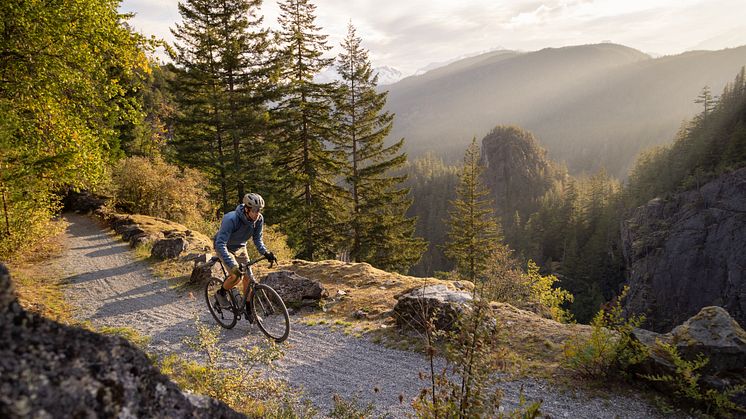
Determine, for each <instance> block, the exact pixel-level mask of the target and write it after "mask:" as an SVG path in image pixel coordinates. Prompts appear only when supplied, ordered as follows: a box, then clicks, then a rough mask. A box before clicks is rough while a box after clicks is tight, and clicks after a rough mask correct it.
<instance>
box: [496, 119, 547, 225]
mask: <svg viewBox="0 0 746 419" xmlns="http://www.w3.org/2000/svg"><path fill="white" fill-rule="evenodd" d="M482 161H483V163H484V166H485V170H484V180H485V184H486V186H487V187H488V188H489V189H490V190H491V191H492V197H493V199H494V201H495V205H496V206H497V208H496V209H497V214H498V215H499V216H500V217H502V219H503V223H511V222H512V219H513V215H514V214H515V212H516V211H518V212H519V213H520V214H521V216H528V214H531V213H533V212H534V211H535V210H536V209H537V202H538V200H539V198H541V197H542V196H543V195H544V193H545V192H546V191H547V190H548V189H549V188H550V187H551V186H552V182H553V179H555V178H556V177H557V176H559V175H558V172H557V171H556V170H555V169H554V168H553V167H552V165H551V163H550V162H549V160H548V159H547V157H546V151H545V150H544V149H542V148H541V147H540V146H539V144H538V142H537V141H536V139H535V138H534V136H533V135H532V134H531V133H530V132H528V131H524V130H522V129H520V128H517V127H505V126H498V127H496V128H494V129H493V130H492V131H491V132H490V133H489V134H487V136H486V137H484V139H483V140H482Z"/></svg>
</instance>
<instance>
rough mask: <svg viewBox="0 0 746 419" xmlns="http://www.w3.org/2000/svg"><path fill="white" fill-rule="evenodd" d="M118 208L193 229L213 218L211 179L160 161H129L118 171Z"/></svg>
mask: <svg viewBox="0 0 746 419" xmlns="http://www.w3.org/2000/svg"><path fill="white" fill-rule="evenodd" d="M112 187H113V189H114V191H113V192H114V195H115V196H116V199H117V204H118V205H119V206H120V207H124V208H126V209H127V210H128V211H129V212H133V213H137V214H143V215H150V216H153V217H161V218H166V219H168V220H172V221H176V222H180V223H183V224H186V225H188V226H190V223H201V222H203V220H205V219H206V218H208V217H210V216H212V206H211V205H210V202H209V200H208V198H207V192H205V191H206V187H207V179H206V178H205V176H204V175H202V173H200V172H199V171H197V170H194V169H189V168H184V169H180V168H179V167H177V166H174V165H171V164H168V163H166V162H165V161H163V159H161V158H160V157H153V158H145V157H128V158H125V159H122V160H121V161H119V163H117V165H116V166H115V167H114V170H113V173H112Z"/></svg>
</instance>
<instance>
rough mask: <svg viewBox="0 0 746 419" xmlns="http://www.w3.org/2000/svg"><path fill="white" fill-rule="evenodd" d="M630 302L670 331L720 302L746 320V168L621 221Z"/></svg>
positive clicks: (635, 310)
mask: <svg viewBox="0 0 746 419" xmlns="http://www.w3.org/2000/svg"><path fill="white" fill-rule="evenodd" d="M622 241H623V245H624V247H623V250H624V256H625V260H626V264H627V272H628V278H629V287H630V291H629V295H628V298H627V303H626V307H625V308H626V310H627V311H628V312H633V313H645V314H646V315H647V317H648V323H647V324H646V326H645V327H646V328H648V329H651V330H655V331H659V332H667V331H668V330H670V329H671V328H672V327H673V326H675V325H677V324H679V323H681V322H683V321H684V320H686V319H687V318H689V317H691V316H693V315H695V314H696V313H697V312H699V310H700V309H701V308H702V307H705V306H710V305H716V306H721V307H723V308H725V309H726V310H727V311H728V312H729V313H730V315H731V316H732V317H733V318H734V319H735V320H736V321H737V322H739V323H740V325H741V326H744V325H746V168H743V169H739V170H737V171H735V172H731V173H729V174H726V175H723V176H720V177H719V178H717V179H715V180H713V181H711V182H709V183H707V184H705V185H704V186H702V187H701V188H699V189H698V190H692V191H688V192H683V193H680V194H677V195H675V196H673V197H670V198H667V199H661V198H656V199H654V200H652V201H650V202H648V203H647V204H646V205H644V206H642V207H639V208H637V209H636V210H635V212H634V213H633V214H632V216H631V217H630V218H629V219H628V220H626V221H625V222H624V223H623V224H622Z"/></svg>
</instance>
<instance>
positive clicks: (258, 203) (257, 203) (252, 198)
mask: <svg viewBox="0 0 746 419" xmlns="http://www.w3.org/2000/svg"><path fill="white" fill-rule="evenodd" d="M243 204H244V205H246V206H247V207H249V208H252V209H254V210H257V211H261V210H262V208H264V199H263V198H262V197H261V195H259V194H257V193H247V194H246V195H244V197H243Z"/></svg>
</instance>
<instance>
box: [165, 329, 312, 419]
mask: <svg viewBox="0 0 746 419" xmlns="http://www.w3.org/2000/svg"><path fill="white" fill-rule="evenodd" d="M196 326H197V335H196V336H195V337H192V338H189V339H187V342H186V343H187V344H188V346H189V347H191V348H192V349H193V350H195V351H197V352H199V353H200V354H202V355H203V356H204V357H205V363H204V364H200V363H197V362H194V361H186V360H183V359H181V358H179V357H177V356H175V355H171V356H168V357H166V358H164V359H163V360H161V361H159V367H160V369H161V371H162V372H163V373H164V374H166V375H168V376H169V377H170V378H171V379H172V380H174V382H176V383H177V384H178V385H179V387H181V388H182V389H184V390H188V391H193V392H195V393H198V394H203V395H206V396H210V397H212V398H215V399H218V400H221V401H223V402H225V403H226V404H227V405H228V406H230V407H231V408H232V409H234V410H236V411H237V412H240V413H243V414H245V415H247V416H249V417H272V418H295V417H311V416H313V415H314V414H315V412H314V411H313V410H311V408H310V407H309V406H307V405H303V404H302V403H300V402H299V401H298V397H297V396H296V395H295V394H294V393H293V391H292V389H291V388H290V387H289V386H288V385H287V384H286V383H284V382H282V381H279V380H276V379H271V378H266V377H264V376H263V373H262V372H261V371H259V370H258V367H260V366H271V365H272V362H274V361H275V360H277V359H279V358H280V357H282V356H283V353H282V350H281V349H280V347H279V346H277V345H275V344H274V343H267V344H266V345H263V346H254V347H252V348H241V349H240V350H239V353H237V354H236V353H225V352H223V351H222V350H221V349H220V347H219V346H218V335H219V333H220V328H219V327H214V328H209V327H207V326H205V325H203V324H202V323H200V322H199V321H197V322H196ZM225 363H228V364H232V365H235V367H232V368H226V367H224V366H223V365H225Z"/></svg>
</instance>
